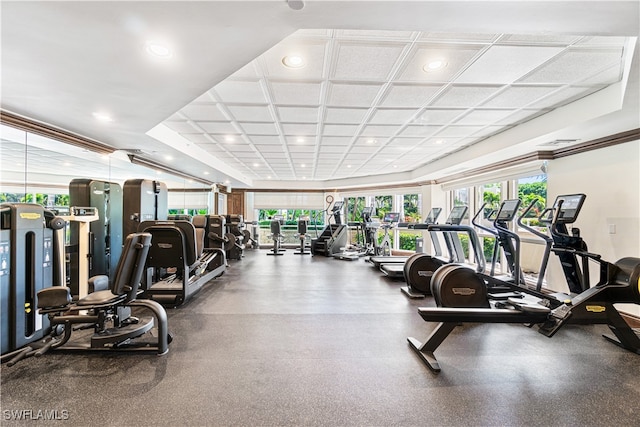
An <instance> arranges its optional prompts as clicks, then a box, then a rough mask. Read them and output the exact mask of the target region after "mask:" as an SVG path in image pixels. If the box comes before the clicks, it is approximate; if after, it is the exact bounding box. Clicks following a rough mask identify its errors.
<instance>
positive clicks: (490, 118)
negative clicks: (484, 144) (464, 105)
mask: <svg viewBox="0 0 640 427" xmlns="http://www.w3.org/2000/svg"><path fill="white" fill-rule="evenodd" d="M511 113H513V110H488V109H487V110H485V109H482V110H480V109H478V110H472V111H471V112H469V113H468V114H466V115H465V116H464V117H462V118H461V119H460V120H458V121H456V125H488V124H492V123H494V122H497V121H498V120H501V119H503V118H505V117H507V116H508V115H510V114H511Z"/></svg>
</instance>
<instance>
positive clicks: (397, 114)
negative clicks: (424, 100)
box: [369, 108, 418, 125]
mask: <svg viewBox="0 0 640 427" xmlns="http://www.w3.org/2000/svg"><path fill="white" fill-rule="evenodd" d="M417 111H418V110H416V109H415V108H409V109H400V108H378V109H377V110H376V111H375V112H374V113H373V116H371V118H370V119H369V123H373V124H394V125H401V124H404V123H406V122H408V121H409V120H410V119H411V118H412V117H413V116H414V115H415V114H416V112H417Z"/></svg>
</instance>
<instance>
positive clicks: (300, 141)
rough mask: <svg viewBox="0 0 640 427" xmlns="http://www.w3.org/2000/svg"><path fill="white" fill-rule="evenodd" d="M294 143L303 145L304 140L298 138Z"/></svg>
mask: <svg viewBox="0 0 640 427" xmlns="http://www.w3.org/2000/svg"><path fill="white" fill-rule="evenodd" d="M296 142H299V143H303V142H304V138H302V137H300V138H298V139H296Z"/></svg>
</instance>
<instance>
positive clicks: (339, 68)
mask: <svg viewBox="0 0 640 427" xmlns="http://www.w3.org/2000/svg"><path fill="white" fill-rule="evenodd" d="M404 46H405V45H404V44H395V43H376V44H372V43H353V42H339V43H338V44H337V46H336V47H335V49H336V50H337V60H336V66H335V69H334V71H333V75H332V76H331V77H332V78H333V79H337V80H350V81H362V80H386V78H387V76H388V75H389V73H390V72H391V70H392V69H393V66H394V64H395V62H396V60H397V59H398V57H399V56H400V54H401V53H402V50H403V48H404Z"/></svg>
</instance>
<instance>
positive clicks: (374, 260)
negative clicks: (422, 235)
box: [367, 208, 466, 269]
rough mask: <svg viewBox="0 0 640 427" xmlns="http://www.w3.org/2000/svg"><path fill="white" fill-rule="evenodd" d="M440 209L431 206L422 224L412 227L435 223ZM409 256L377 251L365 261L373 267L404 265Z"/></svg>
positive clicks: (436, 243) (426, 226)
mask: <svg viewBox="0 0 640 427" xmlns="http://www.w3.org/2000/svg"><path fill="white" fill-rule="evenodd" d="M441 211H442V209H441V208H432V209H431V210H430V211H429V214H428V215H427V218H426V219H425V222H424V224H417V225H415V226H414V227H419V228H422V229H424V228H428V226H429V225H431V224H436V221H437V218H438V216H439V215H440V212H441ZM452 212H453V211H452ZM465 213H466V211H465ZM449 216H451V215H449ZM434 245H437V248H438V253H440V250H439V243H438V242H435V243H434ZM378 252H381V251H378ZM410 257H411V255H391V256H383V255H381V254H380V253H378V254H377V255H376V256H371V257H369V258H367V261H369V262H370V263H371V264H372V265H373V266H374V267H375V268H377V269H379V268H380V266H381V265H382V264H400V265H404V263H405V262H407V260H408V259H409V258H410Z"/></svg>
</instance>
